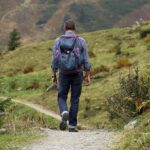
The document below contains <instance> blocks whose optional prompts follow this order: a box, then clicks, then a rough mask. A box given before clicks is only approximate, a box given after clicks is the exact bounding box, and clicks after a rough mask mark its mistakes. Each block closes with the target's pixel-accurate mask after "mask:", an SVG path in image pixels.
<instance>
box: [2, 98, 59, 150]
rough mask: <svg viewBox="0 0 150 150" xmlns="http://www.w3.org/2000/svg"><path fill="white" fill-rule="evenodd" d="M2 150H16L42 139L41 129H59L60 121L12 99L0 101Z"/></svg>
mask: <svg viewBox="0 0 150 150" xmlns="http://www.w3.org/2000/svg"><path fill="white" fill-rule="evenodd" d="M0 112H4V113H5V115H4V116H0V128H5V129H6V132H4V133H0V150H4V149H6V150H16V149H17V148H19V147H22V146H23V145H24V144H27V143H30V142H32V141H34V140H36V139H38V138H40V137H41V135H40V130H39V128H40V127H42V128H57V127H58V121H56V120H55V119H53V118H51V117H49V116H47V115H45V114H42V113H39V112H37V111H36V110H34V109H32V108H30V107H27V106H25V105H21V104H16V103H14V102H12V101H11V100H10V99H7V100H0Z"/></svg>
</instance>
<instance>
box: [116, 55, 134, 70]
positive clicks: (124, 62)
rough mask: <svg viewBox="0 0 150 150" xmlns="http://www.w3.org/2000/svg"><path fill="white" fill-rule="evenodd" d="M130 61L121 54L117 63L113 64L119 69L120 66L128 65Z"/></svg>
mask: <svg viewBox="0 0 150 150" xmlns="http://www.w3.org/2000/svg"><path fill="white" fill-rule="evenodd" d="M131 65H132V63H131V62H130V60H129V58H128V57H126V56H122V57H120V58H119V60H118V61H117V65H116V66H115V67H116V68H117V69H120V68H122V67H129V66H131Z"/></svg>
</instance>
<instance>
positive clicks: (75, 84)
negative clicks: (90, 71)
mask: <svg viewBox="0 0 150 150" xmlns="http://www.w3.org/2000/svg"><path fill="white" fill-rule="evenodd" d="M82 81H83V74H82V73H79V74H76V75H63V74H61V73H60V74H59V81H58V83H59V87H58V105H59V110H60V114H61V113H62V112H63V111H68V106H67V96H68V93H69V89H70V88H71V100H70V110H69V125H70V126H76V125H77V114H78V109H79V98H80V95H81V90H82Z"/></svg>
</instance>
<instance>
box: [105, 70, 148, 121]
mask: <svg viewBox="0 0 150 150" xmlns="http://www.w3.org/2000/svg"><path fill="white" fill-rule="evenodd" d="M119 83H120V86H119V89H118V91H117V92H115V93H114V94H113V95H112V96H110V97H109V98H108V101H107V106H108V111H109V113H110V116H111V118H112V119H114V118H116V117H120V118H122V119H124V120H125V121H128V120H129V119H130V118H131V117H134V116H136V115H137V114H138V113H139V108H140V111H141V109H142V107H149V103H145V102H146V101H148V100H149V99H150V95H149V90H150V79H149V78H146V77H145V78H144V77H142V76H139V71H138V69H136V70H135V71H134V73H131V72H130V71H129V74H128V76H127V77H120V80H119ZM146 104H147V105H146ZM142 105H143V106H142ZM140 113H142V112H140Z"/></svg>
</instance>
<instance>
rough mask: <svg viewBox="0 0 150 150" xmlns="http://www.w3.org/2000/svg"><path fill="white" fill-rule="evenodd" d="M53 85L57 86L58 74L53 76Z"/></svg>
mask: <svg viewBox="0 0 150 150" xmlns="http://www.w3.org/2000/svg"><path fill="white" fill-rule="evenodd" d="M52 84H53V85H57V76H56V74H54V75H53V76H52Z"/></svg>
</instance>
